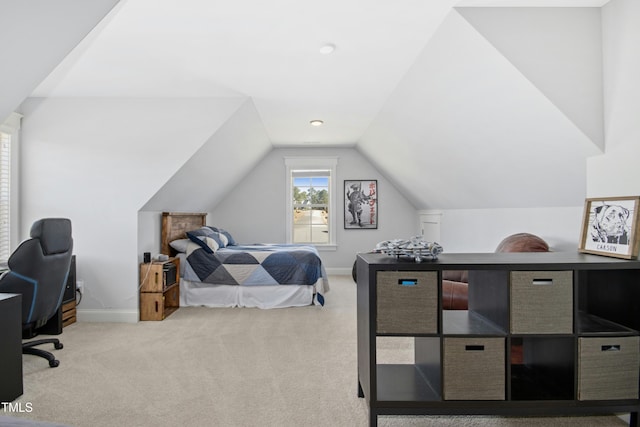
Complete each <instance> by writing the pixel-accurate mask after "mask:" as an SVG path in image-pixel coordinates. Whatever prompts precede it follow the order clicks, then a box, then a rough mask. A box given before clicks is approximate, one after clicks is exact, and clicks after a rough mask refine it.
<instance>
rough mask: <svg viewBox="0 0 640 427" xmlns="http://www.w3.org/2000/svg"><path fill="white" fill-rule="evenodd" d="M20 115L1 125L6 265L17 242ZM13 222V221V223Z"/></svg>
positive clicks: (0, 256) (0, 217) (1, 233)
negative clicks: (17, 167) (17, 166)
mask: <svg viewBox="0 0 640 427" xmlns="http://www.w3.org/2000/svg"><path fill="white" fill-rule="evenodd" d="M20 119H21V116H20V115H19V114H15V113H13V114H12V115H11V116H9V118H8V119H7V121H6V122H5V123H3V124H0V263H6V262H7V259H9V256H10V255H11V250H12V247H13V244H14V243H15V241H16V240H17V233H16V230H17V221H16V220H15V219H16V218H17V214H16V210H17V206H18V203H17V200H16V196H17V194H16V191H15V189H16V188H17V180H16V179H15V177H16V176H17V170H16V165H17V162H16V152H17V150H16V146H17V141H18V130H19V129H20ZM12 220H13V221H12Z"/></svg>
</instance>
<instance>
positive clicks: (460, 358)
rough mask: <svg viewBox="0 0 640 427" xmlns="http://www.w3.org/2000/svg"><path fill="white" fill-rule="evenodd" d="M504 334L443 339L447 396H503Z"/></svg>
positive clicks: (482, 397) (445, 397)
mask: <svg viewBox="0 0 640 427" xmlns="http://www.w3.org/2000/svg"><path fill="white" fill-rule="evenodd" d="M504 345H505V340H504V338H500V337H497V338H484V337H478V338H445V339H444V365H443V370H444V372H443V376H444V390H443V391H444V399H445V400H504V398H505V361H504V357H505V356H504V354H505V348H504Z"/></svg>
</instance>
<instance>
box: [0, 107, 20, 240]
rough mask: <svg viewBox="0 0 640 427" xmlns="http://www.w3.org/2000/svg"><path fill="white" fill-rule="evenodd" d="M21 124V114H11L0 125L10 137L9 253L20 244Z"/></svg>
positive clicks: (0, 128) (1, 129) (0, 129)
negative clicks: (19, 153) (19, 182)
mask: <svg viewBox="0 0 640 427" xmlns="http://www.w3.org/2000/svg"><path fill="white" fill-rule="evenodd" d="M21 122H22V114H18V113H11V114H10V115H9V117H7V119H6V120H5V121H4V123H0V131H2V132H4V133H8V134H10V135H11V208H10V212H9V218H10V222H11V223H10V226H9V227H10V229H9V234H10V235H9V242H10V247H11V251H13V250H14V249H15V248H16V247H17V246H18V244H19V243H20V239H19V237H18V236H19V229H20V221H19V218H20V217H19V215H18V214H19V211H18V206H20V199H19V196H20V193H19V191H18V188H19V186H18V177H19V176H20V175H19V169H18V166H19V164H20V163H19V157H18V152H19V149H20V127H21Z"/></svg>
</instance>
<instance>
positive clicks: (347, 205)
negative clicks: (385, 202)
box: [344, 179, 378, 230]
mask: <svg viewBox="0 0 640 427" xmlns="http://www.w3.org/2000/svg"><path fill="white" fill-rule="evenodd" d="M344 228H345V229H355V230H365V229H375V228H378V181H377V180H375V179H365V180H345V181H344Z"/></svg>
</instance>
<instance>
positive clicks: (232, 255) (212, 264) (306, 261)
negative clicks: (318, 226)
mask: <svg viewBox="0 0 640 427" xmlns="http://www.w3.org/2000/svg"><path fill="white" fill-rule="evenodd" d="M190 249H191V250H190V251H188V252H187V256H186V259H187V262H186V265H185V266H184V270H183V278H184V279H186V280H189V281H192V282H201V283H203V286H206V284H213V285H239V286H265V285H315V286H316V299H317V302H318V303H319V304H321V305H323V304H324V297H323V295H322V294H323V292H325V291H328V289H329V285H328V279H327V274H326V272H325V269H324V266H323V265H322V261H321V259H320V256H319V254H318V251H317V249H316V248H314V247H313V246H302V245H293V244H266V243H263V244H255V245H242V246H238V245H234V246H226V247H224V248H217V249H216V250H215V251H210V250H207V248H203V247H200V246H199V247H196V248H194V247H191V248H190Z"/></svg>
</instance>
